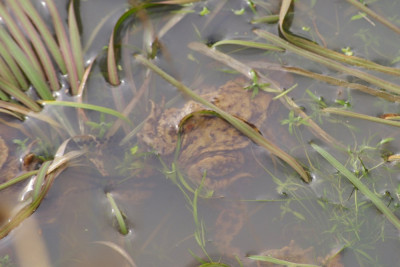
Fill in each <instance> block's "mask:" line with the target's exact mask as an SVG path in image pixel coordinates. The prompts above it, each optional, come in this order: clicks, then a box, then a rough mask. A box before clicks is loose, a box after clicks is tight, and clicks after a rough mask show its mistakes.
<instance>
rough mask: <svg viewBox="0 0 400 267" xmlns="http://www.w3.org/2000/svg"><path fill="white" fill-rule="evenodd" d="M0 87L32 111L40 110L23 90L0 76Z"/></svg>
mask: <svg viewBox="0 0 400 267" xmlns="http://www.w3.org/2000/svg"><path fill="white" fill-rule="evenodd" d="M0 88H1V90H3V91H4V92H6V93H7V94H9V95H12V96H13V97H15V98H16V99H17V100H18V101H20V102H21V103H22V104H24V105H25V106H27V107H28V108H29V109H31V110H32V111H35V112H39V111H41V110H42V108H41V107H40V106H39V105H38V104H37V103H36V102H35V101H34V100H33V99H32V98H30V97H29V96H27V95H26V94H25V93H24V92H23V91H21V90H19V88H18V87H16V86H15V85H13V84H11V83H10V82H8V81H6V80H3V79H2V78H0Z"/></svg>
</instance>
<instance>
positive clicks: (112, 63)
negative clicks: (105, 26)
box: [107, 30, 121, 86]
mask: <svg viewBox="0 0 400 267" xmlns="http://www.w3.org/2000/svg"><path fill="white" fill-rule="evenodd" d="M107 73H108V81H109V82H110V83H111V84H112V85H114V86H117V85H118V84H120V83H121V81H120V80H119V77H118V67H117V61H116V58H115V48H114V30H113V31H112V33H111V37H110V41H109V42H108V48H107Z"/></svg>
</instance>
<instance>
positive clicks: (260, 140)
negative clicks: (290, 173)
mask: <svg viewBox="0 0 400 267" xmlns="http://www.w3.org/2000/svg"><path fill="white" fill-rule="evenodd" d="M135 58H136V59H137V60H138V61H139V62H140V63H142V64H144V65H145V66H147V67H149V68H150V69H152V70H153V71H154V72H156V73H157V74H158V75H160V76H161V77H162V78H164V79H165V80H167V81H168V82H169V83H171V84H172V85H174V86H175V87H176V88H178V89H179V90H180V91H182V92H183V93H185V94H186V95H188V96H189V97H190V98H192V99H194V100H195V101H197V102H199V103H201V104H203V105H204V106H206V107H208V108H211V109H212V110H214V111H215V112H217V113H218V114H219V115H220V116H221V117H222V118H223V119H224V120H226V121H227V122H229V123H230V124H231V125H232V126H233V127H235V128H236V129H238V130H239V131H240V132H241V133H243V134H244V135H246V136H247V137H249V138H250V139H251V140H253V141H254V142H255V143H256V144H258V145H260V146H262V147H264V148H265V149H267V150H268V151H269V152H271V153H272V154H274V155H276V156H277V157H279V158H280V159H282V160H283V161H284V162H286V163H287V164H289V165H290V166H291V167H292V168H293V169H294V170H295V171H296V172H297V173H298V174H299V175H300V176H301V178H302V179H303V180H304V181H305V182H307V183H308V182H310V177H309V175H308V174H307V172H306V171H305V170H304V169H303V167H302V166H301V165H300V164H299V163H298V162H297V161H296V160H295V159H294V158H293V157H292V156H290V155H289V154H287V153H286V152H284V151H283V150H281V149H280V148H279V147H278V146H276V145H275V144H273V143H271V142H270V141H268V140H267V139H265V138H264V137H263V136H262V135H261V134H260V133H258V132H257V131H256V130H254V129H253V128H252V127H250V126H249V125H248V124H247V123H245V122H243V121H241V120H239V119H237V118H235V117H234V116H232V115H230V114H229V113H227V112H225V111H223V110H222V109H220V108H218V107H217V106H215V105H213V104H211V103H210V102H208V101H207V100H205V99H204V98H202V97H200V96H199V95H197V94H196V93H194V92H193V91H192V90H190V89H189V88H188V87H186V86H185V85H184V84H182V83H180V82H179V81H177V80H176V79H175V78H173V77H172V76H170V75H169V74H167V73H165V72H164V71H163V70H161V69H160V68H159V67H157V66H156V65H154V64H153V63H151V62H150V61H148V60H147V59H146V58H144V57H143V56H141V55H136V56H135Z"/></svg>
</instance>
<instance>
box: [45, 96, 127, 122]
mask: <svg viewBox="0 0 400 267" xmlns="http://www.w3.org/2000/svg"><path fill="white" fill-rule="evenodd" d="M39 103H41V104H46V105H52V106H64V107H73V108H83V109H90V110H94V111H98V112H101V113H105V114H109V115H112V116H115V117H117V118H119V119H122V120H124V121H125V122H127V123H129V124H130V123H131V121H130V120H129V119H128V118H127V117H125V116H124V115H122V114H121V113H119V112H118V111H116V110H114V109H111V108H106V107H102V106H97V105H92V104H85V103H76V102H68V101H58V100H57V101H53V100H48V101H47V100H44V101H43V100H41V101H39Z"/></svg>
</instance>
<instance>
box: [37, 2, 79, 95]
mask: <svg viewBox="0 0 400 267" xmlns="http://www.w3.org/2000/svg"><path fill="white" fill-rule="evenodd" d="M43 1H44V2H46V4H47V7H48V9H49V12H50V14H51V17H52V18H53V25H54V29H55V32H56V36H57V40H58V43H59V45H60V50H61V54H62V55H63V59H64V61H65V65H66V68H67V73H68V79H69V83H70V86H71V94H72V95H76V94H77V92H78V85H79V79H78V74H77V70H76V62H75V59H74V57H73V55H72V51H71V46H70V44H69V41H68V37H67V33H66V32H65V28H64V24H63V22H62V19H61V17H60V14H59V13H58V10H57V8H56V6H55V4H54V2H53V0H43Z"/></svg>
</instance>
